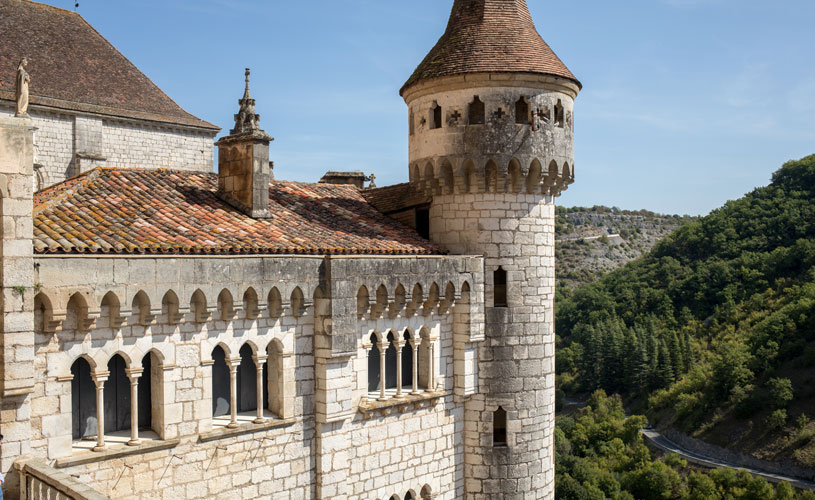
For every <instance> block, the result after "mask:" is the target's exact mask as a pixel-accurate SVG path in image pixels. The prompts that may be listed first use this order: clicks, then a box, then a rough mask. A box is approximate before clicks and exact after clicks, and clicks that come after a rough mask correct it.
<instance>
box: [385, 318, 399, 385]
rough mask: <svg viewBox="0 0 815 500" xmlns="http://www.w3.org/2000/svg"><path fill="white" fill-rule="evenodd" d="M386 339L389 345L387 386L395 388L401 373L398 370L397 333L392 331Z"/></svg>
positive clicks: (386, 366)
mask: <svg viewBox="0 0 815 500" xmlns="http://www.w3.org/2000/svg"><path fill="white" fill-rule="evenodd" d="M385 339H386V341H387V343H388V347H387V349H385V388H386V389H395V388H396V384H397V377H398V375H399V374H398V373H397V371H396V364H397V362H396V358H397V352H396V334H395V333H394V332H393V331H390V332H388V335H387V337H385Z"/></svg>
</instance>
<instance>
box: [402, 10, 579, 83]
mask: <svg viewBox="0 0 815 500" xmlns="http://www.w3.org/2000/svg"><path fill="white" fill-rule="evenodd" d="M466 73H537V74H542V75H551V76H556V77H561V78H565V79H567V80H571V81H573V82H575V83H577V84H578V86H579V85H580V82H578V80H577V78H575V76H574V75H573V74H572V72H571V71H569V68H567V67H566V65H565V64H563V62H562V61H561V60H560V59H559V58H558V56H557V55H555V53H554V52H553V51H552V49H551V48H549V45H547V44H546V42H544V41H543V38H541V36H540V35H539V34H538V32H537V30H536V29H535V24H534V22H533V21H532V16H531V15H530V14H529V7H528V6H527V5H526V0H455V3H454V4H453V10H452V12H451V13H450V21H449V22H448V24H447V30H446V31H445V32H444V34H443V35H442V37H441V38H440V39H439V41H438V43H436V46H435V47H433V49H432V50H431V51H430V53H429V54H427V57H425V59H424V60H423V61H422V63H421V64H419V66H418V68H416V71H415V72H414V73H413V75H411V77H410V78H409V79H408V81H407V83H405V85H404V87H402V95H404V92H405V90H406V89H407V88H408V87H411V86H412V85H414V84H416V83H418V82H419V81H421V80H426V79H430V78H437V77H442V76H451V75H462V74H466Z"/></svg>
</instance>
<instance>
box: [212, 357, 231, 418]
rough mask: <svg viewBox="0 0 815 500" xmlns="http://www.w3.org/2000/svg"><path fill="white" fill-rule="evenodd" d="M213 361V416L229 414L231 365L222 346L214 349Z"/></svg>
mask: <svg viewBox="0 0 815 500" xmlns="http://www.w3.org/2000/svg"><path fill="white" fill-rule="evenodd" d="M212 361H213V363H212V416H213V417H220V416H222V415H229V412H230V408H229V366H227V364H226V353H225V352H224V350H223V349H222V348H221V347H220V346H218V347H216V348H215V349H213V350H212Z"/></svg>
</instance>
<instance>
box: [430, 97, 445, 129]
mask: <svg viewBox="0 0 815 500" xmlns="http://www.w3.org/2000/svg"><path fill="white" fill-rule="evenodd" d="M430 115H431V116H430V129H431V130H433V129H437V128H441V120H442V116H443V115H442V109H441V106H439V103H433V109H431V112H430Z"/></svg>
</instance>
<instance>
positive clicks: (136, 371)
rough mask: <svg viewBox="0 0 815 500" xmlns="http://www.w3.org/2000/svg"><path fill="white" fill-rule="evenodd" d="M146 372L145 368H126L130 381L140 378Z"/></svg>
mask: <svg viewBox="0 0 815 500" xmlns="http://www.w3.org/2000/svg"><path fill="white" fill-rule="evenodd" d="M143 373H144V368H125V374H126V375H127V378H129V379H130V381H131V382H132V381H134V380H138V379H139V378H141V376H142V374H143Z"/></svg>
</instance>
